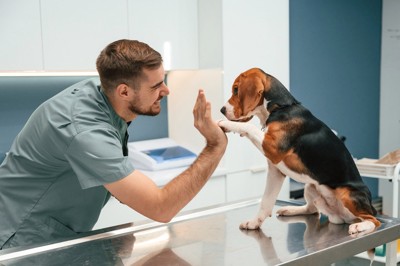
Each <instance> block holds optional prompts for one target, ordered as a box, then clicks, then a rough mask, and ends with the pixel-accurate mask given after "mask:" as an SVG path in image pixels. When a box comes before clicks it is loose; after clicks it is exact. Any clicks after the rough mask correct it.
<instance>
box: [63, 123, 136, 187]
mask: <svg viewBox="0 0 400 266" xmlns="http://www.w3.org/2000/svg"><path fill="white" fill-rule="evenodd" d="M119 139H120V137H119V136H118V133H117V132H115V131H113V130H111V129H108V128H100V129H90V130H87V131H83V132H80V133H79V134H77V135H76V136H75V137H74V139H73V140H72V142H71V144H70V145H69V147H68V149H67V154H66V158H67V160H68V161H69V163H70V165H71V167H72V169H73V171H74V172H75V174H76V176H77V177H78V179H79V183H80V185H81V187H82V188H84V189H85V188H90V187H95V186H100V185H104V184H107V183H112V182H115V181H118V180H120V179H122V178H124V177H126V176H128V175H129V174H130V173H132V172H133V170H134V167H133V165H132V163H131V162H130V161H129V159H128V156H124V155H123V152H122V144H121V142H120V141H119Z"/></svg>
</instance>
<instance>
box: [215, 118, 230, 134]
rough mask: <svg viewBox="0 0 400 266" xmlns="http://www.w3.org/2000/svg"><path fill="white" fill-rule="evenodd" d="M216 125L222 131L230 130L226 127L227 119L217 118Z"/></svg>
mask: <svg viewBox="0 0 400 266" xmlns="http://www.w3.org/2000/svg"><path fill="white" fill-rule="evenodd" d="M218 126H219V127H220V128H221V129H222V130H223V131H224V132H231V131H230V130H229V129H228V121H226V120H219V121H218Z"/></svg>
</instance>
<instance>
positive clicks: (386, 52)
mask: <svg viewBox="0 0 400 266" xmlns="http://www.w3.org/2000/svg"><path fill="white" fill-rule="evenodd" d="M399 14H400V1H398V0H383V10H382V48H381V51H382V54H381V95H380V96H381V99H380V127H379V155H380V156H383V155H385V154H386V153H388V152H390V151H393V150H396V149H400V17H399ZM393 185H399V184H393V183H392V182H388V181H387V180H380V181H379V194H380V195H382V196H383V212H384V213H386V214H391V213H392V211H391V210H392V203H391V202H392V199H393V195H392V186H393ZM394 200H397V201H398V200H399V199H394Z"/></svg>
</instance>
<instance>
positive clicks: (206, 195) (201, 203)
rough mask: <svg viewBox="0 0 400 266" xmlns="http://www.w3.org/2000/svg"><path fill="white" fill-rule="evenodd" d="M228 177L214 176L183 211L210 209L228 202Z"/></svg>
mask: <svg viewBox="0 0 400 266" xmlns="http://www.w3.org/2000/svg"><path fill="white" fill-rule="evenodd" d="M225 186H226V176H225V175H220V176H213V177H211V179H210V180H209V181H208V182H207V183H206V184H205V185H204V187H203V188H202V189H201V190H200V192H199V193H198V194H197V195H196V196H195V197H194V198H193V200H191V201H190V202H189V204H188V205H186V206H185V208H183V210H182V211H188V210H194V209H199V208H204V207H209V206H212V205H216V204H222V203H225V202H226V191H225Z"/></svg>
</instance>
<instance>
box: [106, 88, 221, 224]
mask: <svg viewBox="0 0 400 266" xmlns="http://www.w3.org/2000/svg"><path fill="white" fill-rule="evenodd" d="M193 115H194V125H195V127H196V128H197V129H198V130H199V132H200V133H201V134H202V135H203V136H204V137H205V139H206V142H207V144H206V147H205V148H204V149H203V151H202V152H201V153H200V154H199V156H198V157H197V159H196V160H195V162H194V163H193V164H192V165H191V166H190V167H189V168H188V169H186V170H185V171H184V172H182V173H181V174H180V175H178V176H177V177H176V178H174V179H173V180H171V181H170V182H169V183H168V184H167V185H165V186H164V187H163V188H159V187H157V185H156V184H155V183H154V182H153V181H152V180H151V179H150V178H148V177H147V176H145V175H144V174H143V173H141V172H140V171H137V170H135V171H133V172H132V173H131V174H130V175H128V176H127V177H125V178H122V179H121V180H119V181H116V182H113V183H110V184H106V185H104V186H105V188H106V189H107V190H108V191H110V193H111V194H113V195H114V196H115V197H116V198H117V199H118V200H119V201H121V202H122V203H124V204H126V205H128V206H129V207H131V208H132V209H134V210H136V211H137V212H139V213H141V214H143V215H145V216H147V217H149V218H150V219H153V220H155V221H159V222H169V221H170V220H171V219H172V218H173V217H174V216H175V215H176V214H177V213H178V212H179V211H180V210H181V209H182V208H183V207H184V206H186V204H188V203H189V201H190V200H192V199H193V198H194V196H196V194H197V193H198V192H199V191H200V189H201V188H202V187H203V186H204V184H205V183H206V182H207V181H208V179H209V178H210V176H211V175H212V173H213V172H214V171H215V169H216V168H217V166H218V164H219V162H220V160H221V158H222V156H223V154H224V152H225V148H226V145H227V138H226V135H225V133H224V132H223V131H222V129H221V128H220V127H219V126H218V125H217V123H216V122H215V121H213V120H212V117H211V105H210V103H208V102H207V101H206V98H205V95H204V92H203V91H202V90H200V91H199V95H198V97H197V101H196V104H195V107H194V109H193Z"/></svg>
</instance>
